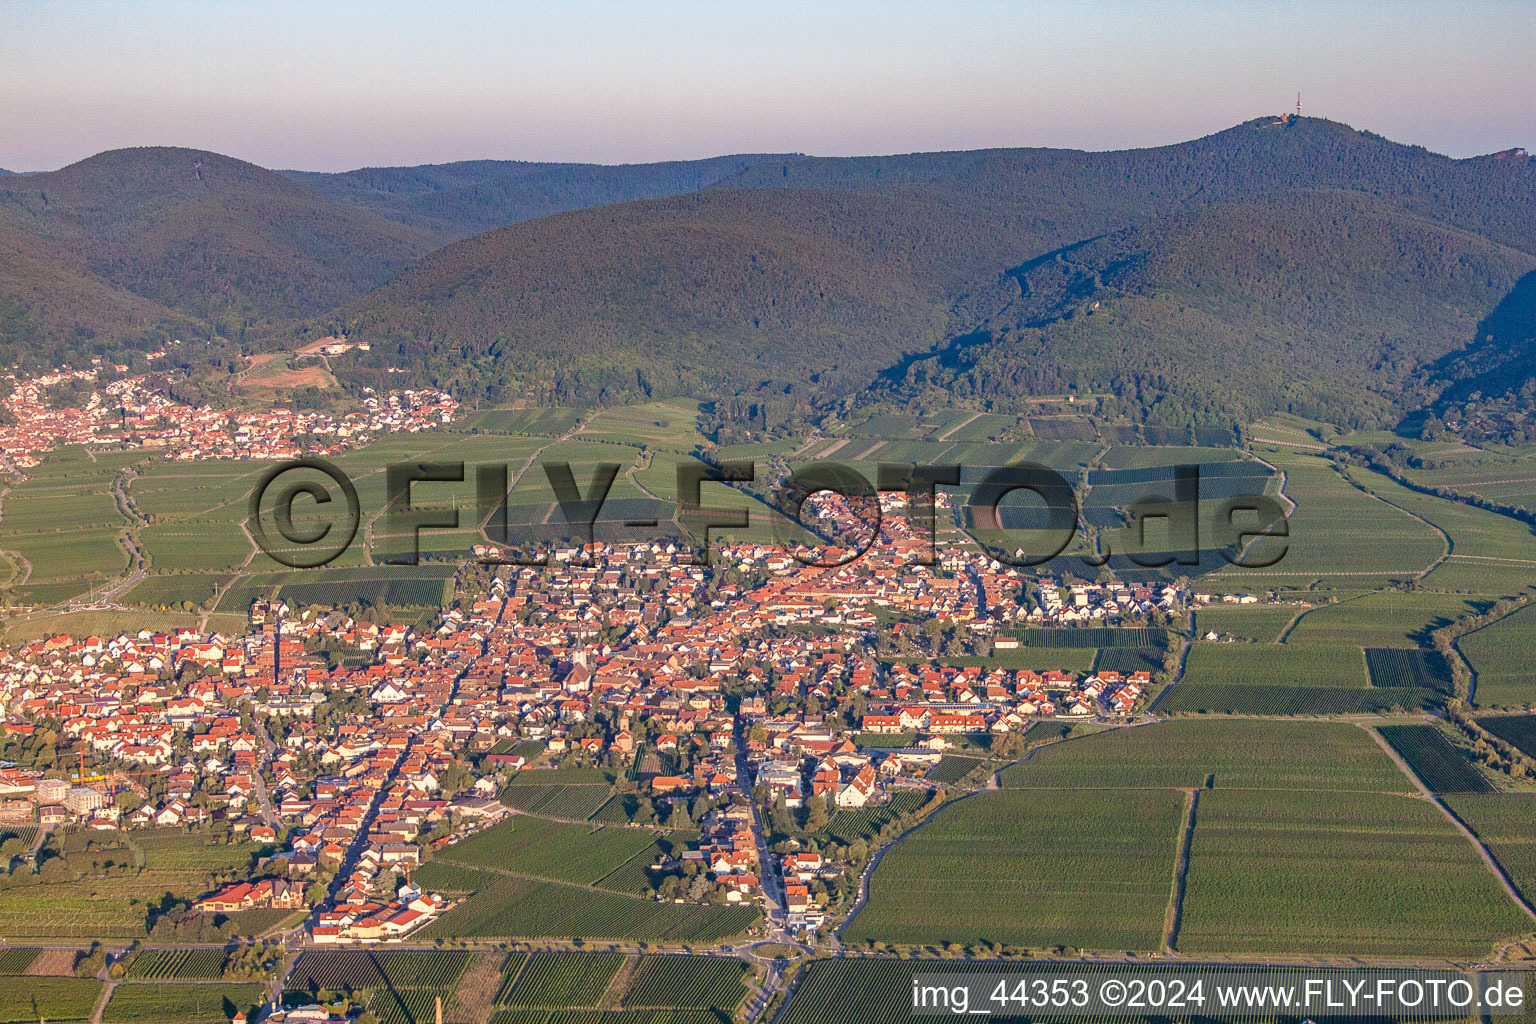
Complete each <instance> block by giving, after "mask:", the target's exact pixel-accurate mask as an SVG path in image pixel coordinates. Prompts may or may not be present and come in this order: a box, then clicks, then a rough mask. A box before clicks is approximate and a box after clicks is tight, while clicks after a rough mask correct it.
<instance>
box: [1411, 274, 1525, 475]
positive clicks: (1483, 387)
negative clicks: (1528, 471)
mask: <svg viewBox="0 0 1536 1024" xmlns="http://www.w3.org/2000/svg"><path fill="white" fill-rule="evenodd" d="M1429 375H1430V376H1431V378H1432V380H1433V382H1434V383H1435V384H1436V385H1439V386H1440V393H1439V395H1438V396H1437V397H1436V400H1435V402H1434V403H1433V405H1432V406H1431V407H1429V408H1428V409H1427V410H1425V415H1423V416H1416V417H1413V418H1412V420H1413V422H1412V423H1411V424H1409V425H1410V426H1412V427H1414V428H1415V429H1417V430H1419V432H1420V433H1421V434H1422V435H1423V436H1425V437H1427V438H1430V439H1434V438H1435V437H1438V436H1439V433H1440V432H1441V431H1442V430H1443V429H1449V430H1450V431H1452V432H1453V433H1456V434H1458V435H1460V436H1461V437H1463V438H1466V439H1467V440H1469V441H1474V442H1493V443H1496V444H1515V445H1524V444H1531V443H1533V442H1536V273H1532V274H1527V275H1526V276H1525V277H1523V278H1521V279H1520V282H1519V283H1518V284H1517V285H1516V286H1515V287H1514V288H1513V289H1512V290H1511V291H1510V293H1509V294H1508V295H1506V296H1505V297H1504V300H1503V301H1502V302H1500V303H1499V305H1498V306H1497V307H1496V308H1495V309H1494V310H1493V312H1491V313H1490V314H1489V315H1488V316H1487V318H1486V319H1484V320H1483V321H1482V323H1480V324H1478V325H1477V330H1476V332H1475V336H1474V338H1473V341H1472V342H1471V343H1470V344H1469V345H1467V346H1466V347H1465V348H1461V349H1458V350H1456V351H1454V352H1451V353H1449V354H1447V355H1446V356H1445V357H1443V358H1442V359H1439V360H1437V361H1436V362H1435V363H1434V364H1432V365H1431V366H1430V367H1429Z"/></svg>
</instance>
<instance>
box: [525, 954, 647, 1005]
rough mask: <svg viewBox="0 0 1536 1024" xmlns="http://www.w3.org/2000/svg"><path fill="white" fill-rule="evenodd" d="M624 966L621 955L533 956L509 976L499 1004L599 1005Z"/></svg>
mask: <svg viewBox="0 0 1536 1024" xmlns="http://www.w3.org/2000/svg"><path fill="white" fill-rule="evenodd" d="M623 963H624V957H623V956H622V955H621V954H619V953H534V954H532V955H531V956H529V957H527V959H526V960H525V961H523V962H522V963H519V964H517V965H516V971H515V973H508V975H507V980H506V982H505V983H504V984H503V986H502V989H501V991H500V992H498V993H497V994H496V1004H497V1005H498V1006H517V1007H542V1008H546V1009H552V1010H560V1009H566V1008H568V1007H581V1006H596V1005H597V1003H598V1001H599V1000H600V999H602V997H603V993H604V992H606V991H608V985H609V983H611V982H612V981H613V976H614V975H615V974H617V973H618V970H619V967H620V965H622V964H623Z"/></svg>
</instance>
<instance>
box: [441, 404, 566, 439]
mask: <svg viewBox="0 0 1536 1024" xmlns="http://www.w3.org/2000/svg"><path fill="white" fill-rule="evenodd" d="M586 414H587V410H585V409H575V408H564V409H562V408H534V409H485V410H483V411H481V412H478V413H475V414H474V415H472V416H470V417H469V418H468V419H466V420H462V421H460V422H458V423H455V424H453V426H452V427H451V428H450V429H452V430H455V431H459V432H461V433H469V434H542V435H547V436H551V437H559V436H560V435H562V434H566V433H569V432H570V431H572V430H574V429H576V426H577V425H578V424H579V423H580V422H581V418H582V417H583V416H584V415H586Z"/></svg>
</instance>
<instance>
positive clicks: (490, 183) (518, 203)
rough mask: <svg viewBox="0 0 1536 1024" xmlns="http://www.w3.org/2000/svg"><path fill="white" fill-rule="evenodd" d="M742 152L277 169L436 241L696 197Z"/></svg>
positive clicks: (734, 170)
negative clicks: (598, 160) (642, 202)
mask: <svg viewBox="0 0 1536 1024" xmlns="http://www.w3.org/2000/svg"><path fill="white" fill-rule="evenodd" d="M795 159H798V157H796V156H785V155H782V154H781V155H773V156H764V155H756V154H743V155H737V156H720V157H712V158H710V159H707V160H677V161H670V162H666V163H654V164H619V165H611V166H610V165H603V164H561V163H527V162H523V161H516V160H467V161H463V162H460V163H452V164H426V165H423V166H420V167H365V168H361V169H359V170H355V171H346V172H343V173H340V174H326V173H322V172H318V171H281V172H279V173H281V174H283V175H285V176H287V177H289V178H292V179H293V180H295V181H299V182H302V183H303V184H305V185H308V186H309V187H310V188H312V189H314V190H315V191H316V192H319V193H320V194H321V195H324V196H327V197H328V198H331V199H335V200H338V201H340V202H343V203H348V204H350V205H353V206H357V207H361V208H362V209H365V210H368V211H370V212H372V213H376V214H378V215H379V216H381V217H386V218H388V219H389V220H393V221H398V222H399V223H401V224H405V225H409V226H410V227H413V228H420V229H422V230H425V231H428V232H430V233H431V234H432V236H433V237H434V238H435V239H437V240H439V241H440V242H442V243H447V242H451V241H456V240H458V239H460V238H466V237H468V236H469V235H473V234H477V233H478V232H481V231H489V230H490V229H492V228H498V227H501V226H503V225H506V224H515V223H517V222H518V221H524V220H532V219H533V218H535V217H547V216H550V215H551V214H556V213H564V212H566V211H568V210H579V209H584V208H586V207H589V206H608V205H611V204H613V203H624V202H629V201H631V200H635V199H659V198H662V197H663V196H671V195H680V194H682V193H685V192H697V191H698V190H699V189H702V188H706V187H708V186H710V185H712V184H714V183H716V182H718V181H720V180H721V179H723V178H726V177H728V176H730V175H734V174H738V173H740V172H742V171H744V170H746V169H747V168H749V167H751V166H752V165H753V164H755V163H757V162H759V161H762V160H772V161H774V162H775V163H776V164H784V163H787V162H790V161H793V160H795Z"/></svg>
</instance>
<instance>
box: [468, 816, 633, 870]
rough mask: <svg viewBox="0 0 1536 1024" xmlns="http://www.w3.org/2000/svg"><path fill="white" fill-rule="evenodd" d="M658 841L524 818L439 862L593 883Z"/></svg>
mask: <svg viewBox="0 0 1536 1024" xmlns="http://www.w3.org/2000/svg"><path fill="white" fill-rule="evenodd" d="M655 838H656V837H655V835H654V834H652V833H651V832H649V831H647V830H645V829H632V828H608V827H603V826H595V825H589V824H574V825H573V824H567V823H564V822H558V821H551V820H549V819H545V818H532V817H527V816H523V815H519V816H517V817H514V818H513V819H512V820H510V821H505V822H502V823H501V824H499V825H495V826H493V827H491V828H489V829H486V830H485V831H484V832H480V833H477V834H476V835H473V836H471V837H469V838H468V839H466V840H464V841H462V842H459V843H455V844H454V845H452V846H448V847H445V848H443V849H442V850H441V851H440V852H439V853H438V855H437V859H438V860H441V861H445V862H448V863H451V864H463V865H465V866H467V867H472V868H489V869H491V870H493V871H504V872H509V873H512V874H518V875H531V876H534V877H538V878H549V879H553V880H556V881H561V882H572V883H575V884H578V885H592V884H593V883H595V882H597V881H598V880H599V879H601V878H602V877H603V876H604V875H607V874H609V873H611V872H612V871H613V870H614V868H616V867H618V866H619V865H621V864H624V863H625V862H627V861H629V860H630V859H631V858H632V857H634V856H635V855H636V854H638V853H640V852H641V851H642V850H646V849H648V848H649V847H650V846H651V845H652V843H653V841H654V840H655Z"/></svg>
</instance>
